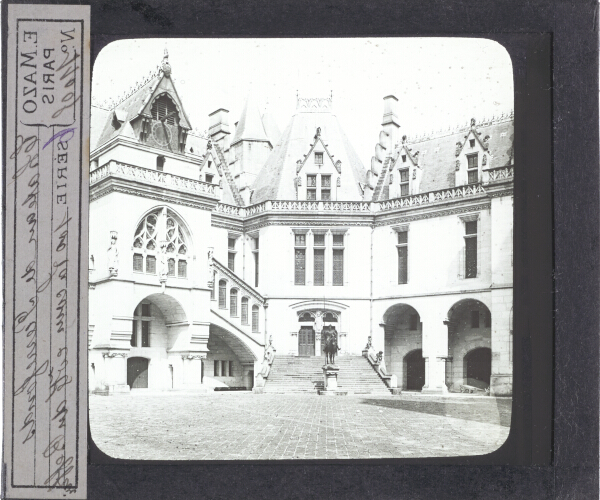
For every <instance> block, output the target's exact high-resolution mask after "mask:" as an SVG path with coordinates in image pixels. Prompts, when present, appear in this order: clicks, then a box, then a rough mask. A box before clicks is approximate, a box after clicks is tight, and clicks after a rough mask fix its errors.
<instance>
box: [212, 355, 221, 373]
mask: <svg viewBox="0 0 600 500" xmlns="http://www.w3.org/2000/svg"><path fill="white" fill-rule="evenodd" d="M214 365H215V366H214V372H215V373H214V376H215V377H218V376H220V375H221V362H220V361H218V360H216V359H215V363H214Z"/></svg>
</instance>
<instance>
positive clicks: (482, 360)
mask: <svg viewBox="0 0 600 500" xmlns="http://www.w3.org/2000/svg"><path fill="white" fill-rule="evenodd" d="M464 363H465V372H466V375H467V377H466V378H467V380H466V382H467V385H472V386H473V387H478V388H479V389H487V388H488V387H489V386H490V377H491V375H492V350H491V349H489V348H487V347H479V348H477V349H473V350H472V351H470V352H468V353H467V354H466V356H465V361H464Z"/></svg>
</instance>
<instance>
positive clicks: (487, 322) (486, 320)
mask: <svg viewBox="0 0 600 500" xmlns="http://www.w3.org/2000/svg"><path fill="white" fill-rule="evenodd" d="M483 326H485V327H486V328H490V327H491V326H492V314H491V313H490V312H489V311H486V312H485V314H484V315H483Z"/></svg>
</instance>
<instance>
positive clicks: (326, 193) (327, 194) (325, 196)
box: [321, 189, 331, 201]
mask: <svg viewBox="0 0 600 500" xmlns="http://www.w3.org/2000/svg"><path fill="white" fill-rule="evenodd" d="M321 200H322V201H331V191H330V190H329V189H322V190H321Z"/></svg>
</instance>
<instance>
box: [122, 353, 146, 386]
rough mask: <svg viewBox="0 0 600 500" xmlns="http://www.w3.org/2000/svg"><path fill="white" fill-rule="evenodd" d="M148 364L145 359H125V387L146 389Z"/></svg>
mask: <svg viewBox="0 0 600 500" xmlns="http://www.w3.org/2000/svg"><path fill="white" fill-rule="evenodd" d="M148 362H149V360H148V359H146V358H139V357H135V358H127V385H128V386H129V387H130V388H131V389H148Z"/></svg>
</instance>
